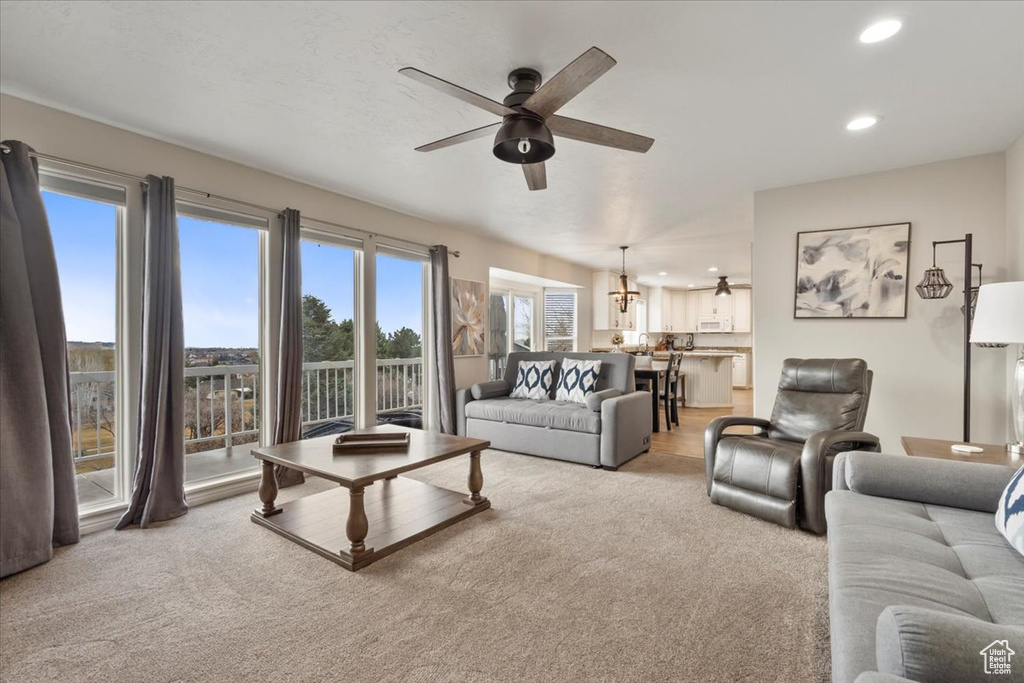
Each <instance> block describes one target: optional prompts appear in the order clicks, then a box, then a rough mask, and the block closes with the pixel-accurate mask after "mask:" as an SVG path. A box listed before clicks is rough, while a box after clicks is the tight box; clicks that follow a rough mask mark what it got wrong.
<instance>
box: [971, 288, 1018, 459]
mask: <svg viewBox="0 0 1024 683" xmlns="http://www.w3.org/2000/svg"><path fill="white" fill-rule="evenodd" d="M971 342H972V343H974V344H978V345H980V346H1006V345H1007V344H1024V282H998V283H996V284H991V285H982V286H981V288H980V290H979V291H978V307H977V311H976V313H975V316H974V328H973V330H972V331H971ZM1012 386H1013V393H1012V394H1011V401H1010V402H1011V404H1012V406H1013V436H1014V438H1015V439H1016V441H1015V442H1014V443H1011V444H1007V446H1006V450H1008V451H1009V452H1010V453H1012V454H1014V455H1017V456H1020V455H1024V405H1022V404H1024V347H1022V351H1021V353H1020V354H1019V355H1018V357H1017V363H1016V365H1015V366H1014V369H1013V385H1012Z"/></svg>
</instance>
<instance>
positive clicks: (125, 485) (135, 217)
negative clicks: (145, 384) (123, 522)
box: [38, 159, 143, 521]
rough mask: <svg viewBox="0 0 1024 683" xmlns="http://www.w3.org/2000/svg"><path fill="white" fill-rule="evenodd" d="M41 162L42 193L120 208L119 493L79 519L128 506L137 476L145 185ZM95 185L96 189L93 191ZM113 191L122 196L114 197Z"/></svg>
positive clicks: (84, 508)
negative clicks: (136, 456)
mask: <svg viewBox="0 0 1024 683" xmlns="http://www.w3.org/2000/svg"><path fill="white" fill-rule="evenodd" d="M38 163H39V186H40V191H41V192H43V191H45V192H53V193H55V194H60V195H64V196H70V197H76V198H78V199H83V200H86V201H94V202H98V203H101V204H107V205H110V206H114V207H115V208H116V211H115V225H114V229H115V236H114V240H115V257H114V258H115V272H114V282H115V285H114V298H115V313H114V316H115V317H114V320H115V329H114V345H115V346H114V348H115V351H114V403H115V406H114V414H115V420H116V424H117V428H116V433H115V434H114V464H115V471H114V495H113V498H112V499H111V500H108V501H103V502H99V503H94V504H91V505H89V504H86V505H79V506H78V517H79V520H82V521H87V520H89V519H104V520H105V519H106V518H108V517H110V516H111V515H114V514H120V512H121V511H122V510H123V509H125V508H126V507H127V504H128V497H129V495H130V494H131V491H132V486H133V483H134V478H135V457H134V451H135V444H136V434H137V424H136V423H137V416H138V405H137V403H138V391H139V385H140V374H141V372H140V368H141V356H142V336H141V317H142V294H141V292H142V268H141V262H142V255H143V232H142V230H143V225H142V221H141V217H142V185H141V184H139V183H132V182H130V181H129V182H126V181H125V179H124V178H122V177H119V176H117V175H115V174H111V173H104V172H101V171H94V170H86V169H81V168H78V167H77V166H71V165H68V164H64V163H61V162H58V161H52V160H48V159H46V160H44V159H40V160H38ZM92 188H96V190H97V191H96V192H92ZM114 194H116V195H118V196H117V197H114V196H113V195H114ZM122 198H123V199H122ZM118 200H121V201H118ZM133 254H135V257H134V258H133V256H132V255H133ZM76 476H77V475H76Z"/></svg>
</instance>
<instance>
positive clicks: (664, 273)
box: [658, 270, 668, 276]
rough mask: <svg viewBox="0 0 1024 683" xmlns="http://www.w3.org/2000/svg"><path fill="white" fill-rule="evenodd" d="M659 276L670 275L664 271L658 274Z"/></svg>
mask: <svg viewBox="0 0 1024 683" xmlns="http://www.w3.org/2000/svg"><path fill="white" fill-rule="evenodd" d="M658 275H662V276H665V275H668V273H666V272H665V271H664V270H663V271H661V272H660V273H658Z"/></svg>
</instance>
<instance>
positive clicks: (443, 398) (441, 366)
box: [430, 244, 455, 434]
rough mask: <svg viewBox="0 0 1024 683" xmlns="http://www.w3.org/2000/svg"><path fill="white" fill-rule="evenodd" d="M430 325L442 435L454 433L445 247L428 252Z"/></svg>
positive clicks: (446, 250) (453, 363) (448, 285)
mask: <svg viewBox="0 0 1024 683" xmlns="http://www.w3.org/2000/svg"><path fill="white" fill-rule="evenodd" d="M430 275H431V278H430V281H431V283H432V291H431V293H430V294H431V297H430V309H431V310H430V312H431V316H430V318H431V321H432V322H433V336H434V363H435V367H434V370H435V371H436V372H437V416H438V425H437V426H438V428H439V429H440V430H441V433H442V434H454V433H455V359H454V358H453V357H452V296H451V282H450V280H449V278H448V247H446V246H444V245H443V244H439V245H437V246H435V247H431V249H430Z"/></svg>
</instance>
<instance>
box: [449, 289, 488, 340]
mask: <svg viewBox="0 0 1024 683" xmlns="http://www.w3.org/2000/svg"><path fill="white" fill-rule="evenodd" d="M486 331H487V288H486V287H485V286H484V283H482V282H476V281H474V280H459V279H457V278H454V277H453V278H452V355H455V356H482V355H484V353H485V352H486V350H487V347H486V346H484V341H485V338H486Z"/></svg>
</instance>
